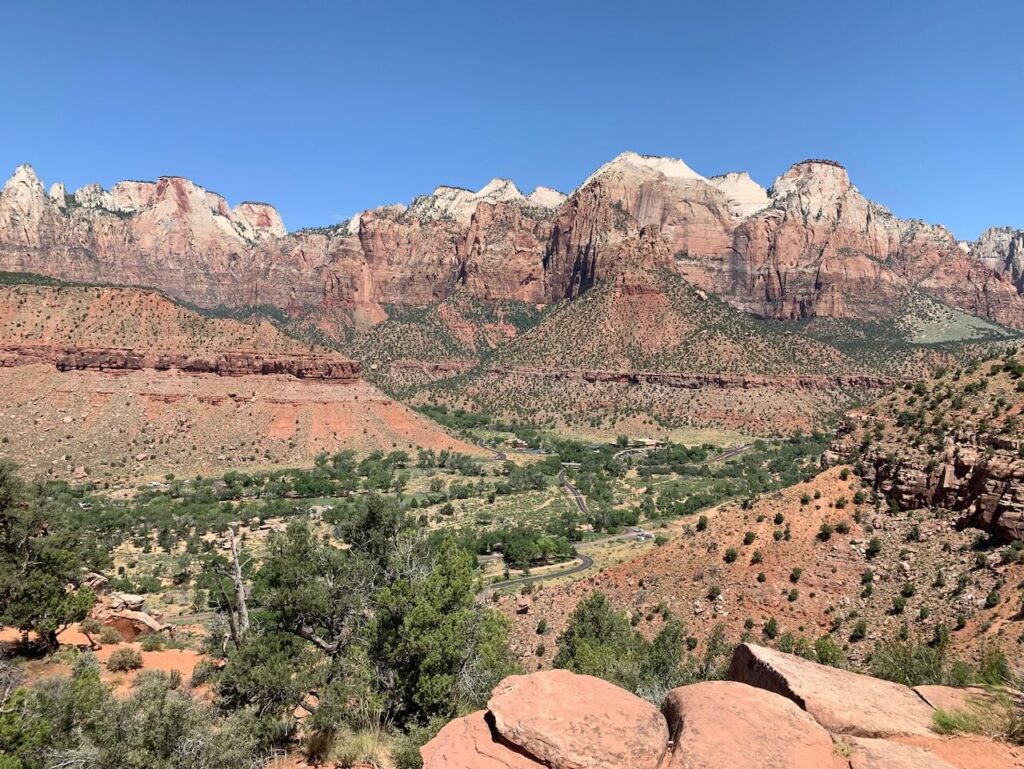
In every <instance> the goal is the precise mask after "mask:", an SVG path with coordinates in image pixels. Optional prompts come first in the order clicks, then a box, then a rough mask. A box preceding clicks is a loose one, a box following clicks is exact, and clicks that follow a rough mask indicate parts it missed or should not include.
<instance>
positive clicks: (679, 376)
mask: <svg viewBox="0 0 1024 769" xmlns="http://www.w3.org/2000/svg"><path fill="white" fill-rule="evenodd" d="M487 373H488V374H498V375H501V376H524V377H541V378H545V379H580V380H583V381H585V382H613V383H617V384H631V385H635V384H658V385H664V386H665V387H675V388H681V389H688V390H697V389H702V388H722V389H728V390H733V389H739V390H753V389H758V388H763V387H773V388H782V389H787V390H789V389H799V390H839V389H861V390H873V389H874V390H881V389H883V388H885V387H888V386H890V385H892V384H893V383H894V382H896V381H897V380H895V379H892V378H889V377H884V376H871V375H867V374H865V375H857V374H854V375H850V376H830V375H815V374H806V375H794V376H758V375H753V374H726V373H714V374H689V373H685V372H680V373H673V372H661V371H601V370H586V371H584V370H579V369H558V368H551V369H547V368H544V369H540V368H536V369H534V368H505V367H500V366H492V367H490V368H488V369H487Z"/></svg>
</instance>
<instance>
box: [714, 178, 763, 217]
mask: <svg viewBox="0 0 1024 769" xmlns="http://www.w3.org/2000/svg"><path fill="white" fill-rule="evenodd" d="M708 182H709V183H710V184H711V185H712V186H713V187H717V188H718V189H719V190H721V191H722V193H723V194H724V195H725V197H726V199H727V200H728V201H729V210H730V211H732V215H733V216H734V217H738V218H740V219H745V218H747V217H748V216H753V215H754V214H756V213H757V212H758V211H762V210H764V209H765V208H768V206H770V205H771V202H772V201H771V198H769V197H768V190H766V189H765V188H764V187H762V186H761V185H760V184H758V183H757V182H755V181H754V180H753V179H751V178H750V175H749V174H748V173H747V172H746V171H741V172H735V171H733V172H730V173H727V174H722V175H721V176H712V177H711V178H710V179H708Z"/></svg>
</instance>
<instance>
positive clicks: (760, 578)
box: [757, 571, 768, 582]
mask: <svg viewBox="0 0 1024 769" xmlns="http://www.w3.org/2000/svg"><path fill="white" fill-rule="evenodd" d="M766 579H768V575H766V574H765V573H764V572H763V571H759V572H758V573H757V581H758V582H764V581H765V580H766Z"/></svg>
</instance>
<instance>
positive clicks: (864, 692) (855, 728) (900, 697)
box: [728, 644, 934, 737]
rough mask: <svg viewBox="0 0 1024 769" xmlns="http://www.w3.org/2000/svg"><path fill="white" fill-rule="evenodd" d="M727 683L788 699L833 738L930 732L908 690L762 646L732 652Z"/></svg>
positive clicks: (927, 715)
mask: <svg viewBox="0 0 1024 769" xmlns="http://www.w3.org/2000/svg"><path fill="white" fill-rule="evenodd" d="M728 678H729V679H730V680H732V681H739V682H740V683H744V684H749V685H750V686H756V687H758V688H761V689H767V690H768V691H770V692H775V693H776V694H781V695H782V696H783V697H788V698H789V699H791V700H793V702H795V703H796V704H797V705H799V706H800V707H801V708H803V709H804V710H806V711H807V712H808V713H809V714H810V715H811V716H812V717H813V718H814V720H815V721H817V722H818V723H819V724H821V725H822V726H824V727H825V728H826V729H828V730H829V731H831V732H834V733H836V734H848V735H854V736H858V737H889V736H891V735H896V734H922V735H927V734H930V733H931V724H932V713H933V712H934V711H933V710H932V708H931V707H929V706H928V705H927V704H925V702H924V701H923V700H922V699H921V698H920V697H918V696H917V695H916V694H914V692H913V691H912V690H911V689H910V688H909V687H906V686H901V685H900V684H894V683H892V682H891V681H882V680H879V679H877V678H871V677H870V676H864V675H859V674H857V673H851V672H849V671H847V670H840V669H838V668H832V667H828V666H826V665H819V664H818V663H816V662H810V661H809V660H805V659H803V658H801V657H796V656H793V655H791V654H785V653H783V652H780V651H776V650H774V649H768V648H765V647H763V646H756V645H754V644H740V645H739V646H738V647H736V651H735V653H734V654H733V658H732V663H731V664H730V665H729V673H728Z"/></svg>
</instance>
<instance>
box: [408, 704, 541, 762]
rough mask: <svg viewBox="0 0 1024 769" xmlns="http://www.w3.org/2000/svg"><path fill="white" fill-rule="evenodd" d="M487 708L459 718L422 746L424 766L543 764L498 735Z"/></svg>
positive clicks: (421, 753) (421, 752)
mask: <svg viewBox="0 0 1024 769" xmlns="http://www.w3.org/2000/svg"><path fill="white" fill-rule="evenodd" d="M486 719H487V711H485V710H478V711H477V712H476V713H471V714H470V715H468V716H463V717H462V718H457V719H455V720H454V721H452V722H451V723H450V724H448V725H447V726H445V727H444V728H443V729H442V730H441V731H440V732H438V733H437V736H436V737H434V739H432V740H431V741H430V742H428V743H427V744H426V745H424V746H423V747H422V748H420V755H421V756H422V757H423V769H540V767H543V764H540V763H538V762H536V761H534V760H533V759H532V758H530V757H528V756H525V755H523V754H522V753H519V752H517V751H516V750H514V749H512V748H510V747H509V746H507V745H505V744H503V743H502V742H501V741H500V740H498V739H497V738H496V735H495V734H494V733H493V732H492V731H491V727H490V725H489V724H488V723H487V720H486Z"/></svg>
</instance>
